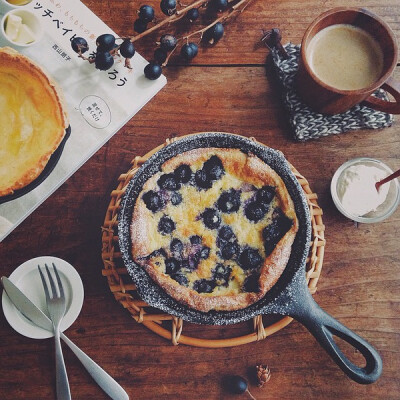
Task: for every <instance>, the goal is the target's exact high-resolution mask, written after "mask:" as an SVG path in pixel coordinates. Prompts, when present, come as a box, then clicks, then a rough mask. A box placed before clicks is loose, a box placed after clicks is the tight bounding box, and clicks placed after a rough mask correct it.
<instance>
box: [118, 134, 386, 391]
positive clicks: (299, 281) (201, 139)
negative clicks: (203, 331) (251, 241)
mask: <svg viewBox="0 0 400 400" xmlns="http://www.w3.org/2000/svg"><path fill="white" fill-rule="evenodd" d="M199 147H223V148H239V149H241V150H242V151H244V152H246V153H253V154H255V155H257V156H258V157H260V158H261V159H262V160H264V161H265V162H266V163H267V164H268V165H270V166H271V167H272V168H273V169H274V170H275V171H276V172H277V173H278V174H279V175H280V176H281V178H282V179H283V181H284V182H285V185H286V187H287V189H288V191H289V194H290V196H291V197H292V199H293V202H294V204H295V208H296V214H297V217H298V220H299V231H298V233H297V235H296V238H295V241H294V243H293V246H292V254H291V257H290V259H289V262H288V265H287V266H286V268H285V271H284V273H283V274H282V276H281V277H280V279H279V280H278V282H277V283H276V284H275V285H274V286H273V288H272V289H271V290H270V291H269V292H268V293H267V294H266V295H265V296H264V297H263V298H262V299H261V300H260V301H258V302H257V303H255V304H252V305H251V306H249V307H247V308H246V309H244V310H238V311H210V312H207V313H205V312H201V311H197V310H193V309H189V308H188V307H186V306H184V305H182V304H180V303H178V302H177V301H175V300H174V299H173V298H171V297H170V296H169V295H167V294H166V293H165V292H164V291H163V290H162V289H161V288H160V287H159V286H158V285H156V284H155V283H154V282H153V280H152V279H151V278H150V277H149V275H147V273H146V272H145V270H144V269H143V268H141V267H140V265H138V264H136V263H135V261H134V260H133V258H132V255H131V237H130V223H131V218H132V211H133V207H134V204H135V201H136V198H137V196H138V194H139V192H140V191H141V188H142V186H143V184H144V183H145V182H146V181H147V180H148V179H149V178H150V177H151V176H152V175H153V174H154V173H156V172H158V171H159V170H160V167H161V165H162V164H163V163H164V162H165V161H166V160H168V159H169V158H171V157H174V156H175V155H177V154H179V153H182V152H184V151H188V150H191V149H194V148H199ZM118 236H119V245H120V249H121V253H122V258H123V261H124V263H125V266H126V268H127V270H128V272H129V274H130V276H131V277H132V279H133V281H134V283H135V285H136V287H137V290H138V293H139V295H140V296H141V297H142V299H143V300H144V301H146V302H147V303H148V304H150V305H151V306H153V307H156V308H159V309H161V310H163V311H165V312H167V313H170V314H172V315H175V316H177V317H180V318H182V319H183V320H186V321H189V322H193V323H200V324H213V325H227V324H233V323H237V322H241V321H244V320H248V319H250V318H252V317H254V316H256V315H259V314H280V315H289V316H291V317H293V318H295V319H296V320H298V321H299V322H301V323H302V324H303V325H304V326H305V327H306V328H307V329H308V330H309V331H310V332H311V333H312V334H313V335H314V336H315V338H316V339H317V340H318V342H319V343H320V344H321V346H322V347H323V348H324V349H325V350H326V351H327V352H328V353H329V355H330V356H331V357H332V358H333V360H334V361H335V362H336V364H338V366H339V367H340V368H341V369H342V370H343V371H344V372H345V373H346V374H347V375H348V376H349V377H350V378H351V379H353V380H355V381H356V382H358V383H372V382H374V381H376V380H377V379H378V378H379V376H380V375H381V373H382V360H381V358H380V356H379V354H378V353H377V351H376V350H375V349H374V348H373V347H372V346H371V345H370V344H369V343H367V342H366V341H365V340H364V339H362V338H361V337H360V336H358V335H356V334H355V333H354V332H352V331H351V330H350V329H348V328H346V327H345V326H344V325H342V324H341V323H339V322H338V321H337V320H335V319H334V318H332V317H331V316H330V315H329V314H327V313H326V312H325V311H323V310H322V309H321V308H320V307H319V306H318V304H317V303H316V302H315V301H314V299H313V297H312V296H311V294H310V292H309V291H308V287H307V281H306V274H305V265H306V258H307V255H308V251H309V242H310V237H311V224H310V215H309V209H308V206H307V200H306V199H305V196H304V193H303V190H302V188H301V186H300V185H299V183H298V181H297V179H296V178H295V176H294V175H293V173H292V172H291V171H290V167H289V165H288V163H287V162H286V160H285V158H284V157H283V155H282V154H281V153H280V152H278V151H275V150H272V149H270V148H268V147H266V146H263V145H261V144H258V143H255V142H254V141H252V140H249V139H247V138H244V137H242V136H236V135H231V134H225V133H203V134H197V135H191V136H187V137H184V138H182V139H180V140H178V141H176V142H173V143H171V144H169V145H167V146H165V147H164V148H162V149H161V150H159V151H158V152H156V153H155V154H154V155H152V156H151V157H150V158H149V159H148V160H147V161H146V162H145V163H144V164H143V165H142V167H141V168H140V169H139V170H138V172H137V173H136V174H135V176H134V177H133V178H132V180H131V181H130V182H129V184H128V186H127V188H126V192H125V195H124V197H123V198H122V201H121V205H120V213H119V223H118ZM334 335H335V336H338V337H339V338H341V339H343V340H345V341H346V342H348V343H349V344H350V345H352V346H353V347H355V348H356V349H357V350H358V351H360V352H361V354H362V355H363V356H364V358H365V360H366V365H365V366H364V367H358V366H357V365H355V364H353V363H352V362H351V361H350V360H349V359H348V358H347V357H346V356H345V355H344V354H343V352H342V351H341V350H340V348H339V347H338V346H337V344H336V343H335V341H334V338H333V336H334Z"/></svg>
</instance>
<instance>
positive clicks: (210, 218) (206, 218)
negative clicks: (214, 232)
mask: <svg viewBox="0 0 400 400" xmlns="http://www.w3.org/2000/svg"><path fill="white" fill-rule="evenodd" d="M201 216H202V218H203V222H204V225H205V226H206V227H207V228H209V229H216V228H218V227H219V226H220V224H221V217H220V215H219V213H218V211H217V210H214V209H213V208H206V209H205V211H204V212H203V214H201Z"/></svg>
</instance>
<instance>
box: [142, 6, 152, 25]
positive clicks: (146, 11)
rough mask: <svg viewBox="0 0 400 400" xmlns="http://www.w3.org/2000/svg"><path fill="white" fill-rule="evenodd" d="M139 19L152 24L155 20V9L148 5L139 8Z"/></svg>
mask: <svg viewBox="0 0 400 400" xmlns="http://www.w3.org/2000/svg"><path fill="white" fill-rule="evenodd" d="M138 17H139V19H141V20H143V21H145V22H151V21H153V19H154V8H153V7H151V6H148V5H143V6H141V7H140V8H139V12H138Z"/></svg>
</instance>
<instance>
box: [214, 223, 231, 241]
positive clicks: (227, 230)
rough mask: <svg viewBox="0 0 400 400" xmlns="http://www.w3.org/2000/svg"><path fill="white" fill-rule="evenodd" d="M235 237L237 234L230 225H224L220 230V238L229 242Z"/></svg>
mask: <svg viewBox="0 0 400 400" xmlns="http://www.w3.org/2000/svg"><path fill="white" fill-rule="evenodd" d="M233 238H235V234H234V233H233V230H232V228H231V227H230V226H228V225H224V226H222V227H221V228H220V230H219V231H218V239H220V240H222V241H225V242H228V241H229V240H230V239H233Z"/></svg>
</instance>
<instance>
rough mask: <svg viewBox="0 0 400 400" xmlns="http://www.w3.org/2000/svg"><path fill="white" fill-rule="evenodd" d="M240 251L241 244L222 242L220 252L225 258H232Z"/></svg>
mask: <svg viewBox="0 0 400 400" xmlns="http://www.w3.org/2000/svg"><path fill="white" fill-rule="evenodd" d="M238 251H239V246H238V244H237V243H231V242H227V243H222V244H221V247H220V254H221V257H222V258H223V259H224V260H230V259H231V258H233V257H234V256H235V255H236V254H237V253H238Z"/></svg>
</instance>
